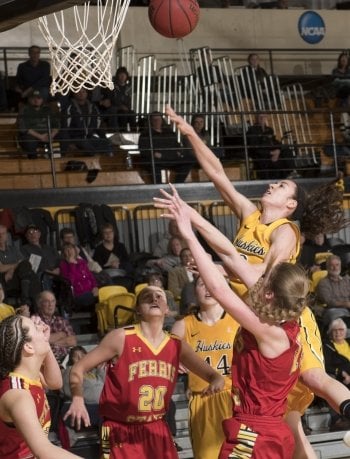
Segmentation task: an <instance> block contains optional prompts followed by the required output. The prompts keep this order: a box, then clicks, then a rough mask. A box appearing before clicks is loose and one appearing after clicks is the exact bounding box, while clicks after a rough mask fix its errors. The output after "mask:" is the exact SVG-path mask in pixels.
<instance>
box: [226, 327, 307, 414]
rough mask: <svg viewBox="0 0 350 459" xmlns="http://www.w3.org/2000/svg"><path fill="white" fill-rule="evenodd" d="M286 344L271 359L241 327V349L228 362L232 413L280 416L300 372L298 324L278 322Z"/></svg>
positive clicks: (252, 336)
mask: <svg viewBox="0 0 350 459" xmlns="http://www.w3.org/2000/svg"><path fill="white" fill-rule="evenodd" d="M281 327H282V328H283V329H284V331H285V332H286V334H287V336H288V339H289V342H290V347H289V349H287V350H286V351H284V352H283V353H282V354H281V355H279V356H278V357H275V358H268V357H265V356H263V355H262V354H261V352H260V351H259V349H258V344H257V342H256V339H255V337H254V335H252V334H251V333H250V332H248V331H247V330H245V329H241V336H240V338H239V339H241V340H242V341H243V349H242V350H241V351H239V352H238V351H237V350H236V348H235V352H234V355H233V365H232V386H233V389H232V390H233V393H234V404H235V406H234V413H235V414H240V413H241V414H251V415H258V416H283V415H284V413H285V411H286V404H287V395H288V392H289V391H290V390H291V389H292V387H293V386H294V385H295V383H296V382H297V380H298V377H299V373H300V358H301V345H300V343H299V331H300V327H299V325H298V323H297V322H295V321H289V322H285V323H283V324H282V325H281Z"/></svg>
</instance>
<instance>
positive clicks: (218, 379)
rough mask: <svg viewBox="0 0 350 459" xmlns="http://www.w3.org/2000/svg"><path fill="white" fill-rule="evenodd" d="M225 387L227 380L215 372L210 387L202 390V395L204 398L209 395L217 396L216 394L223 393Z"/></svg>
mask: <svg viewBox="0 0 350 459" xmlns="http://www.w3.org/2000/svg"><path fill="white" fill-rule="evenodd" d="M224 386H225V380H224V378H223V376H222V375H220V374H219V373H217V372H216V371H215V374H213V376H212V379H211V381H210V384H209V386H208V387H206V388H205V389H203V390H202V394H201V395H202V397H205V396H207V395H212V394H215V393H216V392H220V391H222V390H223V389H224Z"/></svg>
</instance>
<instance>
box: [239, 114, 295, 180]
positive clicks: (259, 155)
mask: <svg viewBox="0 0 350 459" xmlns="http://www.w3.org/2000/svg"><path fill="white" fill-rule="evenodd" d="M247 143H248V152H249V156H250V157H251V158H252V160H253V168H254V170H255V174H256V178H257V179H266V180H269V179H282V178H286V177H287V176H288V174H289V173H290V172H291V169H293V167H292V164H291V162H290V159H289V158H288V153H289V151H288V148H287V149H286V148H285V147H283V146H282V145H281V142H280V141H278V140H277V139H276V136H275V133H274V130H273V129H272V127H270V126H268V123H267V115H266V113H258V114H257V116H256V121H255V123H254V124H253V125H252V126H249V128H248V130H247Z"/></svg>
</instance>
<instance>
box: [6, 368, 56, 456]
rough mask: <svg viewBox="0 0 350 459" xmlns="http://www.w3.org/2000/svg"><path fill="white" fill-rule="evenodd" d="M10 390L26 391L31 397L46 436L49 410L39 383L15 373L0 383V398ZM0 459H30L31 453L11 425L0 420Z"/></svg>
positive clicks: (48, 427) (48, 426) (48, 424)
mask: <svg viewBox="0 0 350 459" xmlns="http://www.w3.org/2000/svg"><path fill="white" fill-rule="evenodd" d="M11 389H19V390H27V391H29V392H30V394H31V396H32V397H33V400H34V403H35V406H36V412H37V414H38V419H39V422H40V424H41V426H42V428H43V430H44V432H45V433H46V434H48V433H49V429H50V424H51V422H50V419H51V417H50V408H49V404H48V402H47V399H46V395H45V391H44V389H43V387H42V385H41V382H40V381H33V380H30V379H27V378H25V377H23V376H21V375H19V374H17V373H10V374H9V376H7V378H5V379H3V380H1V381H0V398H1V397H2V396H3V395H4V394H5V393H6V392H7V391H9V390H11ZM0 457H1V459H32V458H34V456H33V453H32V452H31V450H30V449H29V448H28V446H27V444H26V443H25V441H24V438H23V437H22V435H21V434H20V433H19V431H18V430H17V429H16V427H15V426H14V424H13V423H5V422H3V421H2V420H0Z"/></svg>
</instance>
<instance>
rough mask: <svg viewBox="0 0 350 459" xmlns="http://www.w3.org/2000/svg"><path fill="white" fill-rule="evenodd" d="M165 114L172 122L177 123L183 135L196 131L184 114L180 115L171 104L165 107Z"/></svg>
mask: <svg viewBox="0 0 350 459" xmlns="http://www.w3.org/2000/svg"><path fill="white" fill-rule="evenodd" d="M165 114H166V115H167V116H168V117H169V119H170V121H171V122H172V123H175V124H176V127H177V128H178V130H179V131H180V132H181V134H182V135H189V134H193V133H194V129H193V127H192V126H191V125H190V124H189V123H187V121H185V120H184V119H183V118H182V116H180V115H178V114H177V113H176V112H175V111H174V110H173V109H172V108H171V107H170V106H169V105H167V106H166V108H165Z"/></svg>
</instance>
